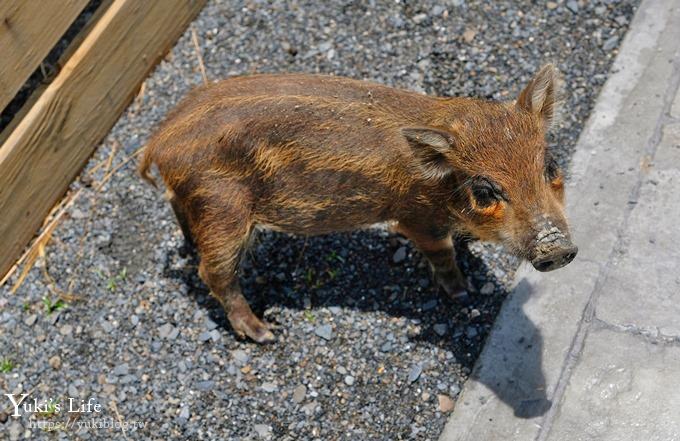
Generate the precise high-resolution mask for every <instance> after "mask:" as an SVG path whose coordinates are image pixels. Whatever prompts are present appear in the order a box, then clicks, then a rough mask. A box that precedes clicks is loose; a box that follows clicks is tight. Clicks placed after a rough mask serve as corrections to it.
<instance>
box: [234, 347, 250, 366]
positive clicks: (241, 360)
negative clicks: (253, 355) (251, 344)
mask: <svg viewBox="0 0 680 441" xmlns="http://www.w3.org/2000/svg"><path fill="white" fill-rule="evenodd" d="M231 356H232V357H234V361H235V362H236V364H238V365H240V366H243V365H244V364H246V363H248V362H249V361H250V355H248V353H247V352H246V351H244V350H242V349H236V350H235V351H231Z"/></svg>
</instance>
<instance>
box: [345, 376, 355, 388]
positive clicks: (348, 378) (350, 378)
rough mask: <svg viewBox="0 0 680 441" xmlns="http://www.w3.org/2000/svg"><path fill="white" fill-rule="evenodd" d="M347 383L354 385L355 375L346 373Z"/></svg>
mask: <svg viewBox="0 0 680 441" xmlns="http://www.w3.org/2000/svg"><path fill="white" fill-rule="evenodd" d="M345 384H346V385H347V386H352V385H354V377H353V376H351V375H346V376H345Z"/></svg>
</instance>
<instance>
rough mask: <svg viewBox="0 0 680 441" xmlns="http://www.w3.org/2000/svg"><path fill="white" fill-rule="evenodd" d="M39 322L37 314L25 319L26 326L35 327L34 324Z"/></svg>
mask: <svg viewBox="0 0 680 441" xmlns="http://www.w3.org/2000/svg"><path fill="white" fill-rule="evenodd" d="M36 320H38V315H37V314H31V315H29V316H28V317H26V318H25V319H24V324H25V325H26V326H33V324H34V323H35V322H36Z"/></svg>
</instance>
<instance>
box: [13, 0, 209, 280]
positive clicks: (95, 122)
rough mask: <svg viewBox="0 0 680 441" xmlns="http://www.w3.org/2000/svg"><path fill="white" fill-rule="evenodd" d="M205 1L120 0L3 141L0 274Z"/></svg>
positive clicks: (93, 29) (116, 0) (104, 14)
mask: <svg viewBox="0 0 680 441" xmlns="http://www.w3.org/2000/svg"><path fill="white" fill-rule="evenodd" d="M204 3H205V0H162V1H161V0H158V1H139V0H114V1H113V2H112V3H111V6H109V8H108V10H106V11H105V12H104V13H103V14H102V16H101V18H100V19H99V21H98V22H97V23H96V24H94V26H93V27H92V28H91V30H90V32H89V34H88V35H87V36H86V37H85V39H84V40H83V42H82V44H81V45H80V47H79V48H78V49H77V50H76V51H75V52H73V54H72V56H71V57H70V58H69V60H68V61H67V62H66V63H65V65H64V67H63V68H62V70H61V72H60V73H59V75H58V76H57V77H56V78H55V80H54V81H53V82H52V83H51V84H50V85H49V86H48V87H47V88H46V89H45V91H44V92H43V93H42V95H41V96H40V98H38V100H37V101H36V102H35V104H34V105H33V107H32V108H31V110H30V111H29V112H28V113H27V114H26V115H25V116H24V118H23V119H22V120H21V122H19V124H18V125H17V126H16V128H15V129H14V131H13V132H12V133H11V134H10V135H9V137H8V138H7V140H6V141H5V142H4V144H3V145H2V146H1V147H0V277H2V275H4V274H5V273H6V272H7V270H8V269H9V268H10V267H11V265H12V264H13V263H14V261H15V260H16V258H17V257H18V254H19V253H20V252H21V250H22V249H23V248H24V246H25V245H26V243H27V242H28V241H29V240H30V239H31V237H33V235H34V234H35V232H36V230H37V229H38V228H39V227H40V225H41V223H42V221H43V218H44V217H45V216H46V214H47V213H48V212H49V210H50V208H51V207H52V206H53V204H54V203H55V201H57V200H58V199H59V198H60V197H61V196H62V195H63V194H64V192H65V191H66V189H67V188H68V185H69V183H70V182H71V181H72V179H73V178H74V177H75V176H76V174H77V173H78V172H79V171H80V169H81V168H82V166H83V165H84V163H85V162H86V160H87V159H88V158H89V156H90V155H91V154H92V151H93V150H94V148H95V147H96V146H97V144H98V143H99V142H100V141H101V139H102V138H103V137H104V136H105V135H106V134H107V133H108V131H109V130H110V128H111V127H112V126H113V124H114V123H115V122H116V120H117V119H118V117H119V115H120V113H121V112H122V111H123V110H124V109H125V107H126V106H127V104H128V103H129V102H130V100H131V99H132V97H133V96H134V93H135V91H136V90H137V88H138V87H139V84H140V83H141V82H142V81H143V80H144V78H145V77H146V75H147V73H148V72H149V70H150V69H151V68H152V67H153V66H154V65H155V64H156V62H157V61H158V60H160V58H161V57H162V56H163V55H164V54H165V52H166V51H167V49H168V48H169V47H170V46H171V45H172V44H173V43H174V41H175V40H176V39H177V38H178V37H179V36H180V35H181V33H182V31H183V30H184V29H185V28H186V26H187V24H188V23H189V22H190V21H191V19H192V18H193V17H194V16H195V15H196V14H197V13H198V12H199V11H200V9H201V8H202V6H203V5H204Z"/></svg>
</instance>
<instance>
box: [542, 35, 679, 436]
mask: <svg viewBox="0 0 680 441" xmlns="http://www.w3.org/2000/svg"><path fill="white" fill-rule="evenodd" d="M660 35H661V34H660ZM679 54H680V52H679V51H677V50H676V52H675V53H674V58H673V60H674V61H673V70H672V73H671V76H670V78H669V80H668V83H667V86H666V93H665V94H664V97H663V106H662V110H661V112H660V114H659V116H658V117H657V120H656V125H655V127H654V132H653V133H652V136H651V137H650V138H649V139H648V141H647V145H646V146H645V149H644V151H643V152H642V153H641V155H640V157H641V158H642V157H645V156H646V157H648V158H650V159H651V160H654V158H655V156H656V151H657V149H658V146H659V144H660V143H661V139H662V137H663V129H664V127H665V126H666V125H667V123H668V122H669V121H668V119H669V118H670V112H671V108H672V105H673V100H674V98H675V96H676V94H677V93H678V90H679V89H680V56H679ZM646 176H647V175H646V173H645V171H644V170H642V169H639V170H638V177H637V180H636V182H635V184H634V185H633V188H632V189H631V191H630V196H629V197H628V200H629V201H631V200H634V201H637V200H638V199H639V196H640V191H641V189H642V185H643V183H644V181H645V179H646ZM636 205H637V204H626V207H625V208H624V212H623V219H622V221H621V223H620V225H619V228H617V235H616V238H617V239H616V243H615V244H614V246H613V247H612V249H611V251H610V253H609V255H608V256H607V260H606V264H605V265H604V266H603V267H602V268H601V269H600V271H599V274H598V276H597V280H596V282H595V286H594V287H593V290H592V291H591V293H590V296H589V297H588V302H587V303H586V306H585V308H584V309H583V313H582V314H581V320H580V322H579V324H578V327H577V330H576V334H575V335H574V338H573V339H572V343H571V345H570V347H569V352H568V354H567V357H566V359H565V362H564V364H563V365H562V370H561V372H560V375H559V378H558V381H557V384H556V386H555V389H554V392H553V395H552V402H553V405H552V407H551V408H550V409H549V410H548V412H547V413H546V414H545V417H544V418H543V421H542V424H541V425H540V430H539V432H538V434H537V435H536V438H535V441H546V440H547V439H548V436H549V434H550V431H551V429H552V426H553V423H554V421H555V419H556V416H557V413H558V409H559V408H560V407H561V405H562V401H563V399H564V395H565V392H566V389H567V386H568V384H569V380H570V379H571V376H572V374H573V372H574V370H575V368H576V366H577V364H578V361H579V359H580V357H581V354H582V352H583V347H584V346H585V341H586V338H587V337H588V334H589V331H590V328H591V325H592V323H593V321H599V322H601V323H605V322H602V321H601V320H599V319H597V317H596V316H595V311H596V306H597V300H598V299H599V297H600V294H601V292H602V289H603V287H604V286H605V283H606V282H607V280H608V276H609V273H610V272H611V270H612V268H613V266H614V265H613V261H614V258H615V256H616V255H617V254H618V253H620V252H621V250H623V249H624V248H625V244H624V241H625V240H624V234H625V233H626V231H627V227H628V221H629V218H630V215H631V213H632V212H633V210H634V209H635V207H636ZM612 326H613V325H612ZM641 335H642V334H641ZM650 343H652V342H651V341H650Z"/></svg>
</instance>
